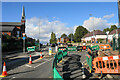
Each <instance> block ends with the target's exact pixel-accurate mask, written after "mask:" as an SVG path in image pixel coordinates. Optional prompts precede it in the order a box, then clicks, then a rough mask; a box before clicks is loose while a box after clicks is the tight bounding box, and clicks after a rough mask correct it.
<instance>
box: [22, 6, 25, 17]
mask: <svg viewBox="0 0 120 80" xmlns="http://www.w3.org/2000/svg"><path fill="white" fill-rule="evenodd" d="M23 16H25V10H24V6H23V8H22V17H23Z"/></svg>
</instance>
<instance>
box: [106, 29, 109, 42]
mask: <svg viewBox="0 0 120 80" xmlns="http://www.w3.org/2000/svg"><path fill="white" fill-rule="evenodd" d="M106 34H107V40H106V42H107V43H108V34H109V31H107V32H106Z"/></svg>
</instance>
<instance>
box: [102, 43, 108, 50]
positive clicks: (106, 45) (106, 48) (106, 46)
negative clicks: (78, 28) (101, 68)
mask: <svg viewBox="0 0 120 80" xmlns="http://www.w3.org/2000/svg"><path fill="white" fill-rule="evenodd" d="M100 49H101V50H110V45H109V44H105V45H100Z"/></svg>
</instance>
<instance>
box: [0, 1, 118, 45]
mask: <svg viewBox="0 0 120 80" xmlns="http://www.w3.org/2000/svg"><path fill="white" fill-rule="evenodd" d="M22 6H24V7H25V15H26V34H27V35H28V36H29V37H32V38H35V39H38V38H39V29H40V41H41V43H46V42H48V41H49V39H50V34H51V32H52V31H53V32H54V33H55V34H56V37H57V38H59V37H60V35H61V34H63V33H66V34H70V33H74V32H75V29H76V27H77V26H79V25H81V26H83V27H85V28H87V29H88V30H89V31H92V30H93V29H99V30H103V29H105V28H107V27H110V26H111V25H113V24H115V25H117V24H118V5H117V2H2V22H20V21H21V15H22ZM90 14H92V15H90Z"/></svg>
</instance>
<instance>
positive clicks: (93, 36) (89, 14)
mask: <svg viewBox="0 0 120 80" xmlns="http://www.w3.org/2000/svg"><path fill="white" fill-rule="evenodd" d="M89 16H92V14H89ZM93 38H95V36H94V17H93Z"/></svg>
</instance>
